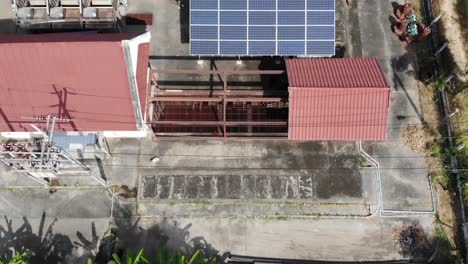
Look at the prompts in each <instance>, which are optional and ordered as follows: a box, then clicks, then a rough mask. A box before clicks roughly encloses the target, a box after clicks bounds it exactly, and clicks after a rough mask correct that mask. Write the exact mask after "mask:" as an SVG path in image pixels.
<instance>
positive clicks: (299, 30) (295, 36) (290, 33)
mask: <svg viewBox="0 0 468 264" xmlns="http://www.w3.org/2000/svg"><path fill="white" fill-rule="evenodd" d="M304 39H305V27H304V26H279V27H278V40H304Z"/></svg>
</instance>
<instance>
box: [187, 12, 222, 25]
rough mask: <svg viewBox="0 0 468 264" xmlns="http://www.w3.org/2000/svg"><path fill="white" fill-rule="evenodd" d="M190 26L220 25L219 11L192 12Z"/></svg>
mask: <svg viewBox="0 0 468 264" xmlns="http://www.w3.org/2000/svg"><path fill="white" fill-rule="evenodd" d="M190 24H192V25H194V24H195V25H199V24H200V25H201V24H205V25H216V24H218V12H217V11H192V12H191V13H190Z"/></svg>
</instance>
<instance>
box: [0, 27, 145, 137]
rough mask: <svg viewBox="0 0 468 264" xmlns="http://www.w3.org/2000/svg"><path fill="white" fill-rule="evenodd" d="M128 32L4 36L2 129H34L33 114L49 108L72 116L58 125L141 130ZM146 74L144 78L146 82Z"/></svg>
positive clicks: (69, 128)
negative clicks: (134, 100)
mask: <svg viewBox="0 0 468 264" xmlns="http://www.w3.org/2000/svg"><path fill="white" fill-rule="evenodd" d="M126 37H128V36H127V35H112V34H109V35H107V34H99V35H78V34H67V35H61V36H59V35H54V34H51V35H41V36H40V37H38V36H37V35H29V36H16V37H11V36H5V37H0V58H2V59H1V60H0V80H2V81H1V82H0V93H1V96H0V132H25V131H34V130H33V129H32V127H31V126H30V125H29V124H31V123H32V124H35V123H38V121H36V120H34V119H33V117H37V116H46V115H48V114H58V115H59V117H62V118H67V119H69V120H71V121H61V122H59V123H58V124H57V126H56V130H58V131H127V130H128V131H134V130H137V127H136V121H135V116H134V112H133V104H132V98H131V95H130V87H129V80H128V77H127V73H126V71H127V69H126V65H125V60H124V54H123V48H122V45H121V40H122V39H125V38H126ZM139 63H140V62H139ZM143 63H146V65H147V60H146V62H143ZM141 71H142V72H143V70H141ZM140 76H142V77H141V78H144V81H143V80H142V81H140V82H139V84H140V83H141V84H143V83H146V75H144V74H143V73H142V74H140ZM142 103H144V102H142Z"/></svg>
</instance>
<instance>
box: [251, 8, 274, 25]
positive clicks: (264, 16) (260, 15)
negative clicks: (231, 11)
mask: <svg viewBox="0 0 468 264" xmlns="http://www.w3.org/2000/svg"><path fill="white" fill-rule="evenodd" d="M249 25H272V26H273V25H276V11H274V12H270V11H263V12H262V11H250V12H249Z"/></svg>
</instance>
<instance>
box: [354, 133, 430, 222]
mask: <svg viewBox="0 0 468 264" xmlns="http://www.w3.org/2000/svg"><path fill="white" fill-rule="evenodd" d="M358 144H359V151H360V153H361V154H362V155H363V156H364V158H365V159H366V160H367V161H368V162H369V163H370V164H372V165H373V166H374V167H375V168H376V178H377V186H378V187H377V193H378V196H379V198H378V206H377V209H376V212H374V213H373V214H372V215H371V216H375V214H376V213H377V212H378V213H379V216H380V217H409V216H412V215H417V214H436V205H435V204H436V203H435V195H434V192H433V188H432V181H431V178H430V177H428V182H429V188H430V190H431V202H432V210H396V209H385V208H383V188H382V179H381V175H380V163H379V162H378V161H377V160H375V159H374V158H372V156H370V155H369V154H368V153H367V152H365V151H364V149H363V147H362V142H361V141H359V143H358Z"/></svg>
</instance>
